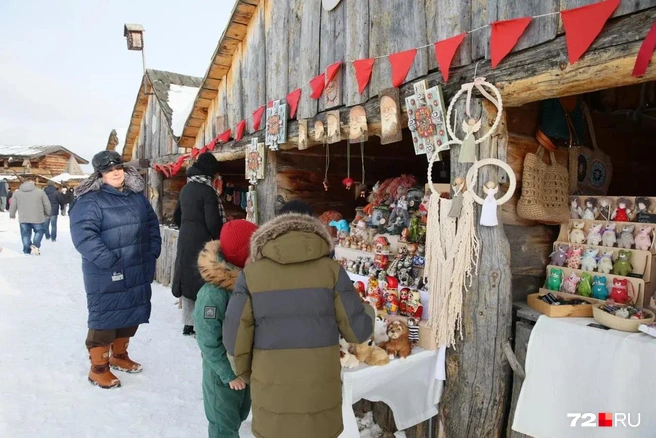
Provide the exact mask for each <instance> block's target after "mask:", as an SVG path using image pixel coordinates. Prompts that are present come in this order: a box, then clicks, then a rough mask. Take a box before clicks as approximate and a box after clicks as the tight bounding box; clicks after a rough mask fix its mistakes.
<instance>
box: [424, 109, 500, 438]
mask: <svg viewBox="0 0 656 438" xmlns="http://www.w3.org/2000/svg"><path fill="white" fill-rule="evenodd" d="M463 101H464V99H463ZM462 103H464V102H462ZM480 106H481V101H480V100H479V99H475V101H473V102H472V107H473V108H472V109H475V108H474V107H479V108H480ZM482 112H483V114H482V119H483V129H482V130H481V131H485V130H486V129H489V128H490V126H491V125H492V123H493V121H494V117H495V116H496V108H495V107H494V106H492V105H491V104H488V102H483V111H482ZM458 114H464V106H460V107H459V110H458ZM474 117H476V116H475V115H474ZM504 141H507V138H503V135H502V134H497V135H493V136H492V137H491V138H490V139H489V140H487V141H485V142H483V143H481V144H480V145H478V155H479V158H480V159H482V158H491V157H496V150H497V148H498V144H499V142H504ZM459 149H460V148H459V147H452V148H451V178H452V179H453V178H455V177H458V176H463V177H464V176H465V175H466V173H467V171H468V170H469V168H470V167H471V165H470V164H461V163H459V162H458V158H459V152H460V151H459ZM497 171H499V172H503V171H502V170H498V169H497V168H495V167H489V166H488V167H483V168H481V169H480V170H479V173H478V183H477V191H478V194H479V196H483V197H484V195H483V193H482V189H481V188H482V185H483V184H485V182H486V181H488V180H493V181H498V180H499V179H498V176H497ZM498 196H499V197H500V196H502V194H501V193H500V194H499V195H498ZM499 214H500V209H499ZM478 215H480V208H479V209H478ZM478 215H477V216H478ZM477 223H478V220H477ZM477 228H478V229H477V233H478V236H479V239H480V247H481V252H480V258H479V262H478V275H477V276H476V277H475V278H474V280H473V283H472V285H471V287H470V288H469V291H468V292H467V293H465V295H464V298H463V309H462V315H461V317H462V331H463V332H462V340H458V341H457V342H456V346H455V348H451V349H449V350H448V351H447V366H446V369H447V376H446V377H447V380H446V385H445V390H444V395H443V396H442V400H441V402H440V411H441V416H442V419H441V420H442V422H443V423H444V425H445V428H446V436H447V437H449V438H451V437H499V436H501V435H502V434H503V433H504V432H505V431H504V425H505V423H504V420H505V412H506V404H507V399H508V393H509V390H510V377H511V370H510V366H509V365H508V361H507V359H506V357H505V354H504V351H503V342H504V341H507V340H508V339H509V338H510V336H511V326H512V292H511V273H510V245H509V243H508V239H507V238H506V234H505V232H504V229H503V226H502V225H499V226H497V227H483V226H478V225H477ZM436 436H437V435H436Z"/></svg>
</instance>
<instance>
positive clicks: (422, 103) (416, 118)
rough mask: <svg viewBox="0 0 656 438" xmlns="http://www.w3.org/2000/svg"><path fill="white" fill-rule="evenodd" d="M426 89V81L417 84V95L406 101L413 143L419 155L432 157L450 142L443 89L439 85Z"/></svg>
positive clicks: (415, 86)
mask: <svg viewBox="0 0 656 438" xmlns="http://www.w3.org/2000/svg"><path fill="white" fill-rule="evenodd" d="M426 87H427V82H426V81H425V80H421V81H418V82H416V83H415V84H414V90H415V93H414V94H413V95H412V96H410V97H406V99H405V103H406V106H407V108H408V128H409V129H410V131H411V132H412V142H413V143H414V146H415V154H417V155H423V154H429V155H430V154H432V153H433V152H434V151H435V150H436V149H439V148H440V147H441V146H442V145H443V144H445V143H447V142H448V140H449V138H448V134H447V129H446V124H445V119H446V109H445V105H444V97H443V96H442V88H441V87H440V86H439V85H438V86H435V87H433V88H430V89H426Z"/></svg>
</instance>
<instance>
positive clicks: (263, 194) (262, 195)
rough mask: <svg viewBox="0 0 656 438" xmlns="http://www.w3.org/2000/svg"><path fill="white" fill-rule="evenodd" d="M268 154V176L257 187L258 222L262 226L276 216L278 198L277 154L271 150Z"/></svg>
mask: <svg viewBox="0 0 656 438" xmlns="http://www.w3.org/2000/svg"><path fill="white" fill-rule="evenodd" d="M266 153H267V160H266V174H265V175H264V179H263V180H260V181H258V182H257V185H256V186H255V191H256V193H257V212H258V222H259V224H260V225H261V224H263V223H265V222H267V221H269V220H270V219H272V218H273V217H274V216H275V213H276V212H275V206H276V196H277V193H278V180H277V162H278V161H277V159H276V157H277V155H276V152H273V151H270V150H267V152H266Z"/></svg>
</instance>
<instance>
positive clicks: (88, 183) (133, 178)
mask: <svg viewBox="0 0 656 438" xmlns="http://www.w3.org/2000/svg"><path fill="white" fill-rule="evenodd" d="M123 169H125V183H124V186H125V188H126V189H128V190H130V191H131V192H134V193H141V192H143V189H144V187H145V186H146V183H145V181H144V179H143V178H142V177H141V175H140V174H139V171H138V170H137V169H136V168H134V167H130V166H125V167H124V168H123ZM102 185H103V181H102V176H101V175H100V174H99V173H98V172H94V173H93V174H92V175H91V176H90V177H89V178H87V179H85V180H84V181H82V183H80V185H79V186H77V187H76V188H75V198H76V199H77V198H79V197H80V196H83V195H86V194H87V193H89V192H97V191H98V190H100V187H102Z"/></svg>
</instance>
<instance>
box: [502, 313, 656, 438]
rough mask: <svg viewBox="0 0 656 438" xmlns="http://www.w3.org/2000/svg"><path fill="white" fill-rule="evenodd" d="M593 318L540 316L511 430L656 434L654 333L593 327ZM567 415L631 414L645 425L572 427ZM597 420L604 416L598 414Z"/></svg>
mask: <svg viewBox="0 0 656 438" xmlns="http://www.w3.org/2000/svg"><path fill="white" fill-rule="evenodd" d="M591 322H595V321H594V320H593V319H592V318H549V317H546V316H541V317H540V318H539V319H538V322H537V324H536V325H535V327H534V328H533V331H532V332H531V338H530V340H529V344H528V351H527V355H526V366H525V369H526V380H524V384H523V385H522V391H521V394H520V396H519V400H518V403H517V409H516V411H515V420H514V422H513V426H512V428H513V429H514V430H515V431H517V432H521V433H524V434H526V435H530V436H532V437H535V438H552V437H553V438H555V437H557V438H568V437H575V438H578V437H594V438H597V437H601V438H603V437H614V438H615V437H617V438H619V437H621V438H633V437H641V438H642V437H645V438H646V437H649V438H654V437H656V339H655V338H653V337H651V336H649V335H646V334H643V333H626V332H621V331H616V330H601V329H598V328H593V327H588V326H587V325H588V324H589V323H591ZM568 413H594V414H595V416H597V414H598V413H613V414H615V413H625V414H631V423H634V424H635V423H637V420H638V413H640V426H639V427H637V428H630V427H626V428H624V427H622V426H621V425H618V424H616V422H615V421H614V422H613V427H612V428H610V427H608V428H606V427H581V423H583V421H584V420H579V421H578V426H577V427H571V422H572V418H568V416H567V414H568ZM596 421H597V423H598V420H596Z"/></svg>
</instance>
